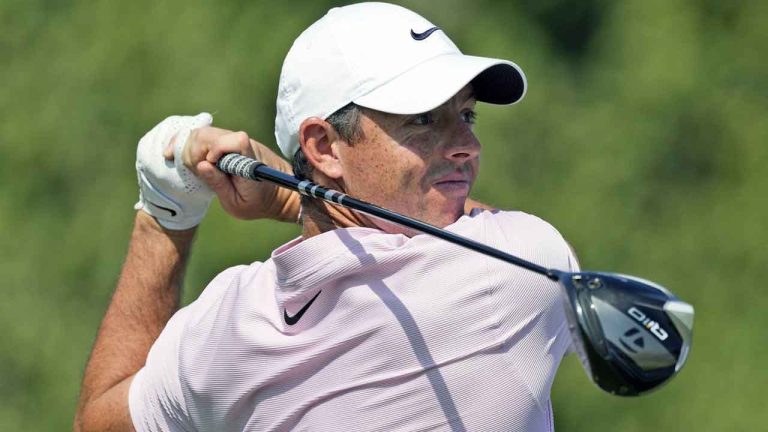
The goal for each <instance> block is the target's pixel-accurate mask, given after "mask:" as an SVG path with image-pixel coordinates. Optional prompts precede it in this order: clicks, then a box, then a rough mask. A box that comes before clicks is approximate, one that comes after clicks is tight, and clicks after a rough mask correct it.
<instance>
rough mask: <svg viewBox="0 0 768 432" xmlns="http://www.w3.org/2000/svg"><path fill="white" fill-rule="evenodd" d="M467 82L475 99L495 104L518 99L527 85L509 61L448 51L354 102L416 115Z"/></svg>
mask: <svg viewBox="0 0 768 432" xmlns="http://www.w3.org/2000/svg"><path fill="white" fill-rule="evenodd" d="M470 82H471V83H472V86H473V89H474V94H475V98H476V99H477V100H478V101H480V102H487V103H492V104H498V105H509V104H513V103H515V102H518V101H519V100H521V99H522V98H523V96H524V95H525V91H526V88H527V85H526V80H525V74H524V73H523V71H522V70H521V69H520V67H518V66H517V65H516V64H514V63H512V62H510V61H507V60H499V59H492V58H486V57H475V56H467V55H463V54H448V55H442V56H438V57H434V58H432V59H430V60H427V61H425V62H423V63H421V64H419V65H418V66H416V67H414V68H412V69H410V70H408V71H406V72H405V73H403V74H401V75H399V76H397V77H395V78H394V79H392V80H391V81H389V82H387V83H385V84H383V85H381V86H379V87H378V88H376V89H374V90H373V91H371V92H369V93H367V94H365V95H363V96H361V97H358V98H356V99H355V100H353V102H354V103H355V104H357V105H360V106H364V107H366V108H371V109H374V110H377V111H383V112H386V113H390V114H418V113H423V112H427V111H430V110H432V109H435V108H437V107H438V106H440V105H442V104H443V103H445V102H446V101H448V99H450V98H451V97H453V96H454V95H455V94H456V93H458V92H459V90H461V89H462V88H463V87H464V86H465V85H467V84H469V83H470Z"/></svg>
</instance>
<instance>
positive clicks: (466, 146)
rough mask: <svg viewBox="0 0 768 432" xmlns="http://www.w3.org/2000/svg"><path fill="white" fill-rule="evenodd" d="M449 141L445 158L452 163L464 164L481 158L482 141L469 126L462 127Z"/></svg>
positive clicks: (448, 138)
mask: <svg viewBox="0 0 768 432" xmlns="http://www.w3.org/2000/svg"><path fill="white" fill-rule="evenodd" d="M447 140H448V144H447V145H446V147H445V158H446V159H448V160H450V161H452V162H455V163H464V162H467V161H470V160H472V159H476V158H478V157H479V156H480V141H478V140H477V137H475V134H474V133H473V132H472V130H471V129H470V128H469V127H468V125H462V127H460V128H458V130H455V131H454V132H453V133H452V134H451V136H449V137H447Z"/></svg>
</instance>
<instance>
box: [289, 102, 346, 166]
mask: <svg viewBox="0 0 768 432" xmlns="http://www.w3.org/2000/svg"><path fill="white" fill-rule="evenodd" d="M338 142H339V135H338V134H337V133H336V131H335V130H334V129H333V126H331V125H330V123H328V122H327V121H325V120H323V119H321V118H319V117H310V118H308V119H305V120H304V121H303V122H301V126H299V144H300V145H301V150H302V152H304V156H306V158H307V161H308V162H309V163H310V164H312V166H313V167H315V169H316V170H318V171H320V172H321V173H323V174H324V175H325V176H327V177H329V178H332V179H338V178H340V177H341V176H342V175H343V173H344V172H343V169H342V166H341V161H340V160H339V157H338V152H337V150H336V144H337V143H338Z"/></svg>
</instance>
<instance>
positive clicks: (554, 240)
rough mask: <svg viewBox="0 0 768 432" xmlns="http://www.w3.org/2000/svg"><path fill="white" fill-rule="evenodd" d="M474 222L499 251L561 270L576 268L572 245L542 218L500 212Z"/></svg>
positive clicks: (473, 220)
mask: <svg viewBox="0 0 768 432" xmlns="http://www.w3.org/2000/svg"><path fill="white" fill-rule="evenodd" d="M471 221H472V222H470V223H471V224H476V225H477V226H478V227H481V229H482V230H483V237H484V239H485V241H486V242H487V243H488V244H489V245H491V246H493V247H495V248H497V249H501V250H504V251H506V252H509V253H512V254H516V255H519V256H522V257H524V258H528V259H531V260H534V261H536V262H539V263H542V264H545V263H548V265H552V266H555V267H558V268H563V269H565V268H570V269H573V268H574V265H573V263H574V262H575V257H574V256H573V253H572V251H571V247H570V246H569V245H568V242H566V240H565V238H564V237H563V235H562V234H561V233H560V231H558V230H557V228H555V227H554V226H553V225H552V224H551V223H549V222H547V221H545V220H544V219H542V218H540V217H538V216H535V215H532V214H530V213H526V212H523V211H503V210H497V211H484V212H482V213H479V214H477V215H475V216H474V217H472V218H471ZM476 229H477V228H476Z"/></svg>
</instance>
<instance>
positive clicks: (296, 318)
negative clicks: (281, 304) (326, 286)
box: [283, 290, 323, 325]
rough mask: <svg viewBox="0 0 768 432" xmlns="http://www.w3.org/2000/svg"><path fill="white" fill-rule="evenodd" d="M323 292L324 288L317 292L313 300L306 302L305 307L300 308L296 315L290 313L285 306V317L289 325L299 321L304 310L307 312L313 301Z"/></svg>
mask: <svg viewBox="0 0 768 432" xmlns="http://www.w3.org/2000/svg"><path fill="white" fill-rule="evenodd" d="M321 292H323V290H320V291H318V292H317V294H315V296H314V297H312V300H310V301H308V302H307V304H305V305H304V307H303V308H301V309H299V311H298V312H296V315H294V316H290V315H288V309H285V308H283V318H285V323H286V324H288V325H294V324H296V323H297V322H299V320H300V319H301V317H302V316H304V312H306V311H307V309H309V307H310V306H312V303H314V302H315V299H316V298H317V296H319V295H320V293H321Z"/></svg>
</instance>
